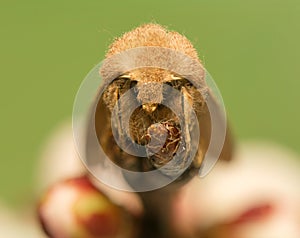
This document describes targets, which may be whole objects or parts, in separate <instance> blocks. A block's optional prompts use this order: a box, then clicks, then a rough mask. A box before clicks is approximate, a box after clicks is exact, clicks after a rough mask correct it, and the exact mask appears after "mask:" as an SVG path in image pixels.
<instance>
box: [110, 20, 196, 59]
mask: <svg viewBox="0 0 300 238" xmlns="http://www.w3.org/2000/svg"><path fill="white" fill-rule="evenodd" d="M141 46H159V47H165V48H169V49H173V50H176V51H179V52H181V53H184V54H186V55H188V56H190V57H191V58H193V59H195V60H199V58H198V54H197V51H196V49H195V48H194V47H193V45H192V43H191V42H190V41H189V40H188V39H187V38H186V37H185V36H183V35H181V34H179V33H178V32H175V31H168V30H167V29H166V28H164V27H162V26H160V25H158V24H153V23H150V24H145V25H142V26H139V27H137V28H135V29H134V30H132V31H129V32H127V33H125V34H124V35H123V36H121V37H120V38H117V39H116V40H115V41H114V42H113V43H112V44H111V46H110V47H109V50H108V52H107V54H106V57H109V56H112V55H114V54H116V53H120V52H122V51H125V50H128V49H132V48H136V47H141Z"/></svg>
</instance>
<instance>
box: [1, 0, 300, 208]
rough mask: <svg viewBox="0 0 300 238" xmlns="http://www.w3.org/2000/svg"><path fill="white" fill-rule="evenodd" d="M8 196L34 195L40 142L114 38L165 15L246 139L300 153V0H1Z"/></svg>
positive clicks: (4, 189)
mask: <svg viewBox="0 0 300 238" xmlns="http://www.w3.org/2000/svg"><path fill="white" fill-rule="evenodd" d="M0 4H1V5H0V32H1V33H0V34H1V35H0V65H1V70H0V78H1V87H0V90H1V92H0V97H1V98H0V103H1V123H0V133H1V150H0V153H1V154H0V200H1V199H4V200H6V201H9V202H11V203H12V204H20V203H22V202H23V199H24V196H25V197H27V196H29V195H30V194H31V192H32V190H33V184H34V177H35V176H34V171H35V166H36V163H37V161H38V155H39V153H40V148H41V146H42V144H43V143H44V142H45V140H46V138H47V136H48V135H49V133H50V132H51V130H53V129H54V128H55V126H56V125H57V124H59V123H60V122H61V121H62V120H64V119H66V118H70V117H71V112H72V104H73V100H74V97H75V94H76V91H77V89H78V87H79V85H80V83H81V81H82V80H83V78H84V77H85V75H86V74H87V73H88V71H89V70H90V69H91V68H92V67H93V66H94V65H95V64H97V63H98V62H100V61H101V60H102V59H103V56H104V53H105V51H106V49H107V47H108V45H109V43H110V42H111V41H112V40H113V39H114V37H116V36H119V35H120V34H122V33H124V32H125V31H128V30H130V29H132V28H134V27H136V26H138V25H139V24H141V23H147V22H150V21H152V22H157V23H160V24H163V25H166V26H168V27H169V28H170V29H172V30H176V31H179V32H180V33H183V34H185V35H186V36H187V37H188V38H189V39H190V40H191V41H192V42H193V43H194V45H195V47H196V48H197V49H198V50H199V54H200V57H201V58H202V59H203V61H204V63H205V67H206V68H207V69H208V70H209V72H210V73H211V74H212V76H213V77H214V79H215V81H216V82H217V84H218V86H219V88H220V90H221V92H222V94H223V99H224V101H225V104H226V107H227V112H228V115H229V118H230V121H231V124H232V127H233V129H234V133H235V134H236V136H237V138H238V139H248V138H266V139H270V140H273V141H276V142H279V143H281V144H284V145H287V146H288V147H291V148H292V149H294V150H296V151H298V152H300V145H299V139H298V138H299V135H300V127H299V125H298V123H299V122H300V112H299V106H298V102H299V101H300V93H299V92H298V91H299V88H300V80H299V75H300V65H299V63H300V47H299V43H300V1H298V0H285V1H283V0H252V1H234V0H227V1H224V0H202V1H201V0H186V1H179V0H167V1H159V0H152V1H100V0H98V1H71V0H69V1H65V0H60V1H58V0H53V1H37V0H28V1H13V0H12V1H1V2H0Z"/></svg>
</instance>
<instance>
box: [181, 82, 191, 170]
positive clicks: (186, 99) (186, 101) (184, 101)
mask: <svg viewBox="0 0 300 238" xmlns="http://www.w3.org/2000/svg"><path fill="white" fill-rule="evenodd" d="M181 93H182V97H181V106H182V114H183V118H184V123H183V124H184V125H183V129H182V130H183V131H184V135H185V147H186V151H185V153H184V158H183V165H185V164H186V162H187V161H186V160H187V157H188V156H189V154H190V151H191V135H190V126H191V125H192V123H191V115H190V112H189V110H188V108H191V107H192V103H191V102H192V101H191V100H192V99H191V96H190V94H189V93H188V91H187V90H186V88H185V87H182V88H181Z"/></svg>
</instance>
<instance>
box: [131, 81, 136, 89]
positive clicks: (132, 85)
mask: <svg viewBox="0 0 300 238" xmlns="http://www.w3.org/2000/svg"><path fill="white" fill-rule="evenodd" d="M136 85H137V81H136V80H131V81H130V88H133V87H135V86H136Z"/></svg>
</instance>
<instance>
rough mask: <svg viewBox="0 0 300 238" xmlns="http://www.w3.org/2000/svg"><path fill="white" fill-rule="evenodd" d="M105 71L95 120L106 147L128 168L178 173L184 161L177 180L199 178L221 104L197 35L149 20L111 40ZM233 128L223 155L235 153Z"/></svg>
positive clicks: (225, 141)
mask: <svg viewBox="0 0 300 238" xmlns="http://www.w3.org/2000/svg"><path fill="white" fill-rule="evenodd" d="M99 73H100V75H101V76H102V78H103V80H104V85H103V86H102V94H101V97H100V98H98V100H97V101H96V111H95V115H94V116H95V120H94V122H95V125H93V126H94V127H95V130H96V135H97V138H98V142H99V144H100V145H101V147H102V148H103V150H104V152H105V154H106V155H108V157H109V158H110V159H111V160H112V161H113V162H114V163H115V164H117V165H118V166H120V167H121V168H124V169H126V170H130V171H139V172H147V171H151V170H155V169H161V173H162V174H164V175H165V176H173V175H174V174H176V173H177V171H180V170H182V169H183V170H184V171H181V172H182V173H181V175H180V176H179V177H178V179H177V181H186V180H189V179H190V178H192V177H193V176H194V175H195V174H196V173H197V172H198V171H199V169H200V168H201V165H202V163H203V159H204V158H205V154H206V153H207V151H208V148H209V145H210V143H211V138H212V131H213V126H212V124H213V123H212V115H213V116H214V117H215V118H217V119H214V120H217V121H215V125H216V127H218V124H221V119H220V123H218V117H219V116H220V118H221V110H219V105H218V103H217V102H216V100H215V99H214V96H213V95H212V93H211V91H210V88H209V87H208V86H207V85H206V83H205V70H204V67H203V66H202V63H201V61H200V60H199V58H198V54H197V51H196V50H195V48H194V47H193V45H192V44H191V42H190V41H189V40H188V39H187V38H186V37H184V36H183V35H181V34H179V33H177V32H172V31H168V30H167V29H166V28H164V27H162V26H160V25H157V24H146V25H142V26H140V27H138V28H136V29H134V30H132V31H130V32H128V33H125V34H124V35H123V36H121V37H120V38H117V39H116V40H115V41H114V42H113V43H112V44H111V46H110V47H109V50H108V52H107V54H106V59H105V61H104V63H103V65H102V66H101V69H100V72H99ZM177 92H178V93H177ZM208 102H209V103H210V104H209V103H208ZM198 129H199V131H200V135H199V140H196V139H195V138H196V135H195V131H197V130H198ZM226 129H227V131H226V135H225V140H224V143H223V144H222V148H221V151H220V153H219V155H218V156H219V157H220V158H221V159H225V160H229V159H230V158H231V155H232V144H233V143H232V139H231V135H230V133H229V129H228V128H227V125H226ZM214 130H217V129H216V128H214ZM136 148H140V149H141V148H142V149H141V150H142V152H141V153H143V154H144V155H145V156H139V154H135V153H134V151H135V150H136ZM212 150H214V148H212ZM192 151H194V153H192ZM131 152H132V153H131Z"/></svg>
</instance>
